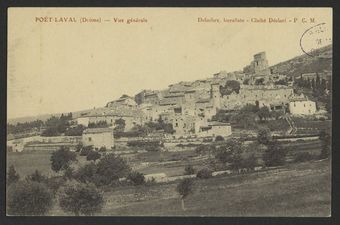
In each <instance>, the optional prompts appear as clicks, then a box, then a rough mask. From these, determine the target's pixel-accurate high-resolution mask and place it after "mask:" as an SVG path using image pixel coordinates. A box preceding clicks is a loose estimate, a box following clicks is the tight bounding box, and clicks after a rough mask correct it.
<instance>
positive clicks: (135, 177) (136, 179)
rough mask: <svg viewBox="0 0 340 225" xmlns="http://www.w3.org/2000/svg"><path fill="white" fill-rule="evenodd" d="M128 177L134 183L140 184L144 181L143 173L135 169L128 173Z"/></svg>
mask: <svg viewBox="0 0 340 225" xmlns="http://www.w3.org/2000/svg"><path fill="white" fill-rule="evenodd" d="M128 179H129V180H130V181H132V183H133V184H134V185H141V184H144V183H145V177H144V174H142V173H139V172H135V171H134V172H132V173H130V174H129V176H128Z"/></svg>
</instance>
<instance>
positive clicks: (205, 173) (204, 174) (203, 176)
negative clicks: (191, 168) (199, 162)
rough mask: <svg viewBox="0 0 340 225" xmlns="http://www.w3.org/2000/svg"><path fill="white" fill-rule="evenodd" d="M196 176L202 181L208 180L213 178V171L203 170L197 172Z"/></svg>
mask: <svg viewBox="0 0 340 225" xmlns="http://www.w3.org/2000/svg"><path fill="white" fill-rule="evenodd" d="M196 176H197V177H198V178H201V179H208V178H210V177H212V171H211V170H210V169H209V168H203V169H201V170H199V171H198V172H197V174H196Z"/></svg>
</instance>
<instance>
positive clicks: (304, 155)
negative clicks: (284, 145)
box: [294, 152, 313, 162]
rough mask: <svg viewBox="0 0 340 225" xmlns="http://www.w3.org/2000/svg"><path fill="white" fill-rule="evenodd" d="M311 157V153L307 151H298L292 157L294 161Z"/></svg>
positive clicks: (302, 160)
mask: <svg viewBox="0 0 340 225" xmlns="http://www.w3.org/2000/svg"><path fill="white" fill-rule="evenodd" d="M312 159H313V155H311V154H310V153H309V152H300V153H298V154H296V156H295V158H294V162H306V161H310V160H312Z"/></svg>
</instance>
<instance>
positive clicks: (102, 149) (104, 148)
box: [98, 146, 107, 152]
mask: <svg viewBox="0 0 340 225" xmlns="http://www.w3.org/2000/svg"><path fill="white" fill-rule="evenodd" d="M98 151H99V152H106V151H107V149H106V147H104V146H103V147H100V148H99V150H98Z"/></svg>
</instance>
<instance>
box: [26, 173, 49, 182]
mask: <svg viewBox="0 0 340 225" xmlns="http://www.w3.org/2000/svg"><path fill="white" fill-rule="evenodd" d="M26 180H27V181H32V182H37V183H47V180H48V177H46V176H45V175H43V174H42V173H41V172H40V171H39V170H35V171H34V173H32V174H31V175H28V176H27V177H26Z"/></svg>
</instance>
